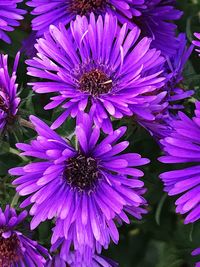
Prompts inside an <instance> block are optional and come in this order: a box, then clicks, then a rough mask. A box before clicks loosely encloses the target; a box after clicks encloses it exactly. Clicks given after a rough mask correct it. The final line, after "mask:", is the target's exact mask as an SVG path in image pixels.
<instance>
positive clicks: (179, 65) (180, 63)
mask: <svg viewBox="0 0 200 267" xmlns="http://www.w3.org/2000/svg"><path fill="white" fill-rule="evenodd" d="M177 40H178V49H177V52H176V54H175V55H174V56H172V57H169V58H168V60H167V62H166V67H165V73H166V79H167V82H166V85H165V86H164V90H165V91H166V92H167V93H168V101H169V103H170V104H171V105H170V106H169V107H170V108H172V109H182V108H184V107H183V105H180V104H176V102H177V101H180V100H184V99H185V98H188V97H190V96H191V95H192V94H193V93H194V91H193V90H187V91H186V90H185V89H184V86H183V82H184V77H183V71H184V67H185V64H186V63H187V61H188V59H189V57H190V55H191V53H192V51H193V48H194V46H193V45H190V46H189V47H187V39H186V35H185V34H183V33H181V34H179V36H178V38H177Z"/></svg>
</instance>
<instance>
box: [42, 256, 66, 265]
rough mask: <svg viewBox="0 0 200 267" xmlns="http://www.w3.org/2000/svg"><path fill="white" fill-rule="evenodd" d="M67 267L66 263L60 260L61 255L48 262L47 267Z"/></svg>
mask: <svg viewBox="0 0 200 267" xmlns="http://www.w3.org/2000/svg"><path fill="white" fill-rule="evenodd" d="M56 266H58V267H67V264H66V262H65V261H64V260H63V259H61V258H60V256H59V255H56V256H54V257H53V258H52V259H50V260H48V261H47V263H46V265H45V267H56Z"/></svg>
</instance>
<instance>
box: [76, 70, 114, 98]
mask: <svg viewBox="0 0 200 267" xmlns="http://www.w3.org/2000/svg"><path fill="white" fill-rule="evenodd" d="M79 89H80V90H81V91H82V92H87V93H90V94H91V95H93V96H98V95H100V94H105V93H108V92H109V91H110V90H111V89H112V80H111V79H110V78H109V77H108V76H107V75H106V74H105V73H104V72H103V71H101V70H98V69H93V70H91V71H89V72H86V73H84V74H83V75H82V77H81V79H80V81H79Z"/></svg>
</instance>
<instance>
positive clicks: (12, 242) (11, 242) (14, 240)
mask: <svg viewBox="0 0 200 267" xmlns="http://www.w3.org/2000/svg"><path fill="white" fill-rule="evenodd" d="M4 232H5V229H2V228H0V266H3V267H4V266H5V267H7V266H12V264H13V263H16V262H18V261H19V260H20V257H21V249H20V241H19V239H18V237H17V235H16V234H15V233H13V234H12V235H11V236H10V237H9V238H4V237H2V234H3V233H4Z"/></svg>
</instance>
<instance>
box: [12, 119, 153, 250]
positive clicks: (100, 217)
mask: <svg viewBox="0 0 200 267" xmlns="http://www.w3.org/2000/svg"><path fill="white" fill-rule="evenodd" d="M82 116H83V117H82V120H81V121H79V122H78V125H77V127H76V139H77V149H76V148H74V147H73V146H71V145H70V144H69V143H68V142H67V141H66V140H64V139H63V138H61V137H60V136H59V135H58V134H56V133H55V132H54V131H53V130H51V129H50V128H49V127H48V126H47V125H46V124H45V123H44V122H42V121H41V120H39V119H38V118H36V117H34V116H31V117H30V119H31V122H32V123H33V125H34V127H35V129H36V131H37V133H38V137H37V139H35V140H33V141H31V143H30V144H23V143H19V144H17V147H18V148H19V149H21V150H23V151H24V152H23V153H22V155H26V156H32V157H35V158H37V159H40V161H38V162H33V163H30V164H27V165H26V166H24V167H17V168H14V169H11V170H10V171H9V172H10V174H12V175H18V176H20V177H19V178H18V179H16V180H15V181H14V183H13V184H14V185H17V191H18V192H19V194H20V195H22V196H26V195H29V197H28V198H27V199H26V200H25V201H24V202H23V203H22V205H21V207H26V206H28V205H30V204H33V206H32V208H31V210H30V214H31V215H33V216H34V218H33V220H32V222H31V228H32V229H34V228H35V227H37V226H38V225H39V224H40V223H41V222H42V221H45V220H47V219H52V218H53V217H57V223H56V226H55V229H54V233H53V237H52V243H55V242H56V241H57V240H58V239H59V238H62V237H65V238H66V239H67V240H69V242H68V244H69V243H72V244H73V245H74V248H75V250H79V251H81V248H82V247H83V245H84V246H86V245H88V246H89V247H91V248H92V249H94V248H95V245H96V246H98V247H99V248H100V247H101V246H104V247H105V248H107V247H108V244H109V242H110V239H112V240H113V241H114V242H115V243H117V242H118V239H119V234H118V230H117V228H116V225H115V223H114V219H115V218H116V217H119V218H120V219H122V220H123V221H125V222H127V223H128V222H129V219H128V217H127V215H126V214H125V212H126V211H127V212H128V213H130V214H132V215H133V216H134V217H136V218H138V219H140V218H141V217H142V214H143V213H146V210H145V209H144V208H143V206H144V205H145V204H146V201H145V199H144V198H143V197H142V194H143V193H144V188H143V182H142V181H140V180H139V179H138V178H139V177H141V176H143V172H142V171H140V170H138V169H137V168H135V167H136V166H140V165H144V164H147V163H148V162H149V160H148V159H145V158H141V156H140V155H139V154H136V153H125V154H120V153H121V152H122V151H123V150H125V149H126V148H127V146H128V142H127V141H121V142H119V141H118V140H119V139H120V138H121V137H122V136H123V134H124V133H125V131H126V127H121V128H119V129H117V130H115V131H114V132H113V133H112V134H110V135H108V136H107V137H105V138H104V139H102V140H101V141H100V142H98V139H99V136H100V129H99V128H98V127H95V126H94V127H92V124H93V119H92V118H91V116H89V115H88V114H83V115H82ZM65 251H67V249H66V250H65ZM66 253H67V252H66Z"/></svg>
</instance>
